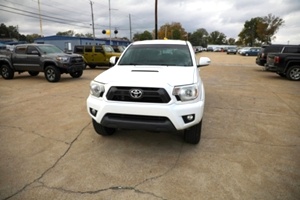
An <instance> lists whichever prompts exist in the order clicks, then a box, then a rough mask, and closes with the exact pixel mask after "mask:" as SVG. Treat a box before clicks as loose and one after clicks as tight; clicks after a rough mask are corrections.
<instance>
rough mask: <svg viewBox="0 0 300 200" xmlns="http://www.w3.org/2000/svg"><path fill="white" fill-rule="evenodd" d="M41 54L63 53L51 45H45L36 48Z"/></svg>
mask: <svg viewBox="0 0 300 200" xmlns="http://www.w3.org/2000/svg"><path fill="white" fill-rule="evenodd" d="M38 48H39V49H40V51H41V52H43V54H52V53H63V51H62V50H61V49H60V48H58V47H56V46H51V45H45V46H39V47H38Z"/></svg>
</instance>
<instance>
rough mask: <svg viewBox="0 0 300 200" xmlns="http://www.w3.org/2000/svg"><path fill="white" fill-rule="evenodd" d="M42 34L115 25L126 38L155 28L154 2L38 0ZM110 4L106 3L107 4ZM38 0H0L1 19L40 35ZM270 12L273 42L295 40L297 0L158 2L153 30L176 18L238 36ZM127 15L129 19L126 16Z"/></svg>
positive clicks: (298, 34) (298, 38)
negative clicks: (276, 25)
mask: <svg viewBox="0 0 300 200" xmlns="http://www.w3.org/2000/svg"><path fill="white" fill-rule="evenodd" d="M39 2H40V11H41V18H42V32H43V35H44V36H50V35H55V34H56V33H57V32H65V31H68V30H73V31H75V33H83V34H86V33H93V29H92V26H91V24H92V15H91V2H92V7H93V13H94V24H95V26H94V27H95V35H96V37H100V38H102V37H105V35H103V34H102V30H103V29H109V8H111V9H110V11H111V12H110V13H111V27H112V29H113V30H114V29H115V28H117V29H118V31H119V33H118V37H127V38H129V37H130V24H131V32H132V36H133V34H134V33H137V32H139V33H142V32H144V31H145V30H148V31H150V32H152V31H153V30H154V28H155V0H92V1H90V0H64V1H62V0H39ZM109 2H110V6H109ZM38 5H39V4H38V0H0V23H4V24H5V25H6V26H10V25H12V26H18V28H19V32H20V33H21V34H24V35H27V34H33V33H37V34H40V33H41V32H40V20H39V6H38ZM269 13H271V14H273V15H275V16H276V17H280V18H282V19H283V20H284V21H285V24H284V26H282V27H281V28H280V30H279V31H278V32H277V33H276V39H275V40H274V41H272V42H273V43H284V44H286V43H290V44H300V0H251V1H249V0H158V28H159V27H160V26H162V25H164V24H166V23H172V22H179V23H181V25H182V27H183V28H184V29H185V30H186V31H187V32H191V33H192V32H194V31H196V30H197V29H199V28H205V29H206V30H207V31H208V32H209V33H211V32H213V31H219V32H222V33H224V34H225V35H226V36H227V38H235V39H237V38H238V34H239V33H240V32H241V30H242V29H243V26H244V23H245V21H246V20H250V19H251V18H255V17H263V16H267V15H268V14H269ZM129 16H131V17H130V18H131V23H130V20H129Z"/></svg>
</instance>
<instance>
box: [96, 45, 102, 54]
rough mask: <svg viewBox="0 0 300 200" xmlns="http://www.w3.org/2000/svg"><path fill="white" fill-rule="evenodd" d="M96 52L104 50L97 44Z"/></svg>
mask: <svg viewBox="0 0 300 200" xmlns="http://www.w3.org/2000/svg"><path fill="white" fill-rule="evenodd" d="M95 52H97V53H101V52H103V48H102V47H101V46H95Z"/></svg>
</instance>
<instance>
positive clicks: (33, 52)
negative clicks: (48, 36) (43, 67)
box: [31, 50, 39, 55]
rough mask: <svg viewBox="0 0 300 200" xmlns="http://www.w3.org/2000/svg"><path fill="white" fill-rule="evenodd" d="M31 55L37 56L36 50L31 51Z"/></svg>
mask: <svg viewBox="0 0 300 200" xmlns="http://www.w3.org/2000/svg"><path fill="white" fill-rule="evenodd" d="M31 54H33V55H39V52H38V51H37V50H33V51H31Z"/></svg>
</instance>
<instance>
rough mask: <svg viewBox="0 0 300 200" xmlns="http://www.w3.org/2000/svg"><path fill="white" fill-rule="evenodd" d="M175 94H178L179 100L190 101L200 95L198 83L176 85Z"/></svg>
mask: <svg viewBox="0 0 300 200" xmlns="http://www.w3.org/2000/svg"><path fill="white" fill-rule="evenodd" d="M173 95H175V96H176V98H177V100H180V101H190V100H194V99H196V98H197V97H198V95H199V91H198V87H197V85H196V84H193V85H183V86H175V87H174V89H173Z"/></svg>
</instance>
